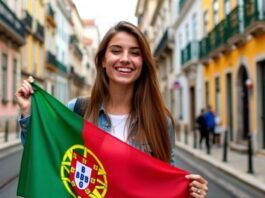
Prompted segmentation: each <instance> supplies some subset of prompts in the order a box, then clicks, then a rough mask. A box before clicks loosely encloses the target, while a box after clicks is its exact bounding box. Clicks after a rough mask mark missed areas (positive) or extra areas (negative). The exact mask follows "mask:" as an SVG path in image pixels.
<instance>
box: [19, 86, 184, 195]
mask: <svg viewBox="0 0 265 198" xmlns="http://www.w3.org/2000/svg"><path fill="white" fill-rule="evenodd" d="M33 88H34V95H33V96H32V108H31V109H32V113H31V115H32V116H31V118H30V119H31V120H30V126H29V129H28V132H27V133H28V134H27V141H26V144H25V147H24V151H23V157H22V162H21V170H20V176H19V184H18V190H17V195H18V196H22V197H27V198H36V197H37V198H47V197H49V198H52V197H54V198H58V197H60V198H61V197H62V198H65V197H76V198H79V197H82V198H83V197H92V198H100V197H111V198H113V197H114V198H141V197H142V198H149V197H150V198H156V197H157V198H161V197H163V198H171V197H172V198H173V197H174V198H175V197H184V198H185V197H189V192H188V185H189V181H188V180H187V179H185V177H184V176H185V175H186V174H188V173H187V172H186V171H183V170H180V169H177V168H175V167H172V166H170V165H168V164H166V163H164V162H162V161H159V160H157V159H155V158H153V157H151V156H149V155H147V154H145V153H143V152H141V151H139V150H137V149H135V148H133V147H131V146H129V145H128V144H126V143H124V142H122V141H120V140H118V139H117V138H115V137H113V136H111V135H109V134H108V133H106V132H104V131H102V130H101V129H99V128H98V127H96V126H94V125H93V124H91V123H89V122H88V121H86V120H84V119H83V118H81V117H80V116H79V115H77V114H76V113H74V112H72V111H70V110H69V109H68V108H67V107H65V106H64V105H63V104H61V103H60V102H59V101H57V100H56V99H55V98H53V97H52V96H51V95H49V94H48V93H46V92H45V91H44V90H42V89H41V88H40V87H38V86H37V85H36V84H35V83H33Z"/></svg>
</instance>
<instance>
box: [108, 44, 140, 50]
mask: <svg viewBox="0 0 265 198" xmlns="http://www.w3.org/2000/svg"><path fill="white" fill-rule="evenodd" d="M109 48H122V46H120V45H111V46H109ZM130 49H139V50H140V49H141V48H140V47H139V46H133V47H130Z"/></svg>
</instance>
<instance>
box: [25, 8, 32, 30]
mask: <svg viewBox="0 0 265 198" xmlns="http://www.w3.org/2000/svg"><path fill="white" fill-rule="evenodd" d="M23 24H24V26H25V29H26V30H27V31H28V32H31V30H32V16H31V15H30V14H29V12H28V11H27V10H23Z"/></svg>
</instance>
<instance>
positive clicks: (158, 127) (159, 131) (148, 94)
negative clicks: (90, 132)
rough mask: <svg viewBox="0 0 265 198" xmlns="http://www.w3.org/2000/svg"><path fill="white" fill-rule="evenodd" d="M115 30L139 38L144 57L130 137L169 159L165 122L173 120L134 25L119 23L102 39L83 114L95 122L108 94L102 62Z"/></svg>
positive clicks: (153, 152)
mask: <svg viewBox="0 0 265 198" xmlns="http://www.w3.org/2000/svg"><path fill="white" fill-rule="evenodd" d="M118 32H126V33H129V34H131V35H132V36H134V37H135V38H136V39H137V40H138V43H139V46H140V49H141V54H142V57H143V66H142V71H141V74H140V76H139V78H138V79H137V80H136V82H135V86H134V93H133V97H132V103H131V105H132V106H131V113H130V118H137V121H138V122H137V124H136V128H135V131H134V133H133V134H132V133H131V131H129V137H130V136H134V137H135V139H136V141H137V143H138V144H139V145H142V144H148V145H149V146H150V149H151V151H152V155H153V156H154V157H156V158H158V159H160V160H162V161H165V162H170V140H169V126H168V122H169V119H171V122H172V125H173V129H175V127H174V121H173V119H172V116H171V115H170V113H169V111H168V110H167V109H166V107H165V105H164V103H163V101H162V96H161V93H160V91H159V87H158V80H157V75H156V69H155V62H154V59H153V57H152V54H151V50H150V47H149V44H148V42H147V40H146V39H145V37H144V35H143V34H142V32H141V31H140V30H139V29H138V28H137V27H136V26H134V25H133V24H131V23H128V22H125V21H121V22H119V23H118V24H117V25H115V26H114V27H112V28H111V29H110V30H109V31H108V32H107V33H106V35H105V36H104V38H103V40H102V41H101V43H100V45H99V48H98V51H97V54H96V57H95V64H96V69H97V76H96V80H95V84H94V86H93V89H92V93H91V102H90V103H89V105H88V106H87V108H86V112H85V115H84V117H85V118H89V119H90V120H91V121H92V122H93V123H94V124H97V122H98V116H99V109H100V106H101V105H102V103H103V102H104V101H105V100H106V99H108V97H109V89H108V76H107V75H106V72H105V69H104V68H103V67H102V61H103V59H104V56H105V52H106V49H107V47H108V44H109V42H110V40H111V39H112V38H113V36H114V35H116V34H117V33H118ZM167 118H169V119H167ZM130 120H132V119H130Z"/></svg>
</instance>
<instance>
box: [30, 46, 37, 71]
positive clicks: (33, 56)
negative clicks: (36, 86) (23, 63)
mask: <svg viewBox="0 0 265 198" xmlns="http://www.w3.org/2000/svg"><path fill="white" fill-rule="evenodd" d="M35 45H36V43H35V42H34V41H33V42H32V54H31V56H32V57H31V60H32V61H31V68H32V70H31V71H32V72H33V74H36V73H35V72H36V68H35V57H36V46H35Z"/></svg>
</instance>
